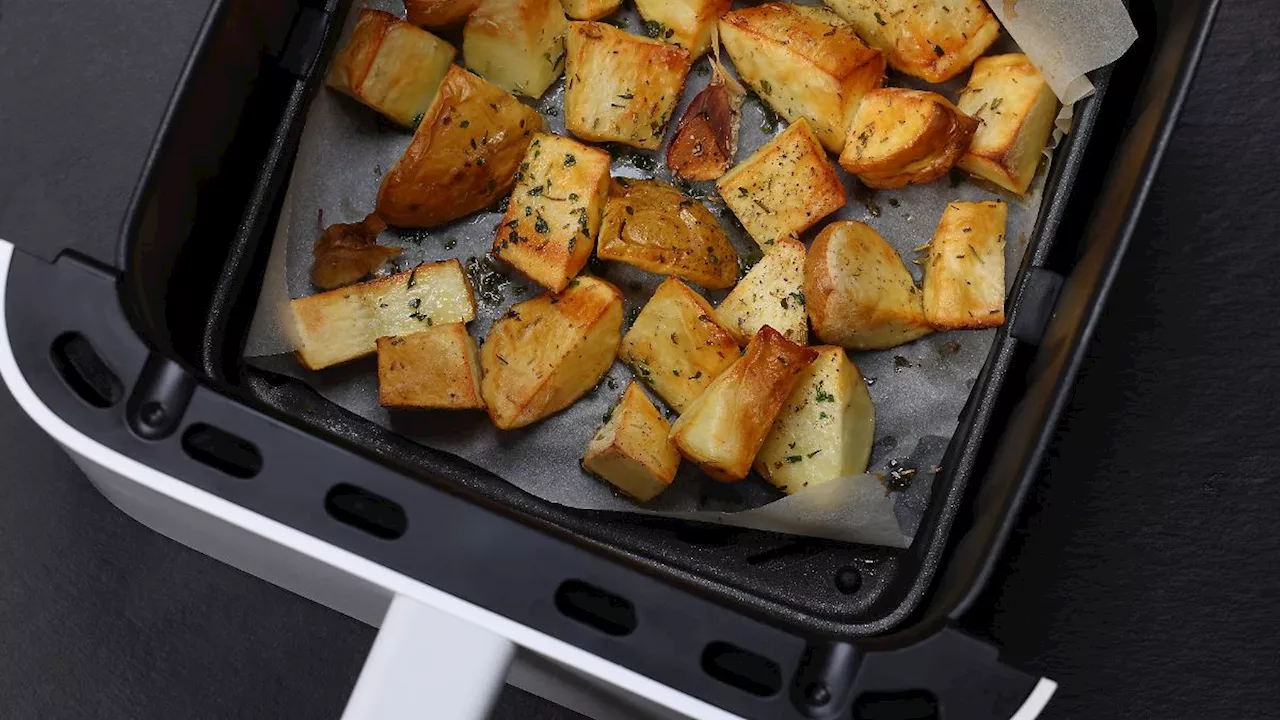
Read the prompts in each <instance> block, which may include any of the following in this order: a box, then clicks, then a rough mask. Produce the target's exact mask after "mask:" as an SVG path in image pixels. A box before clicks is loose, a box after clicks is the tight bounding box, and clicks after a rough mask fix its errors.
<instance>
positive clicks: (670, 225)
mask: <svg viewBox="0 0 1280 720" xmlns="http://www.w3.org/2000/svg"><path fill="white" fill-rule="evenodd" d="M596 256H597V257H599V258H600V259H601V260H617V261H618V262H624V263H627V264H628V265H634V266H636V267H638V268H640V269H642V270H648V271H649V272H653V273H659V274H662V275H674V276H676V277H680V278H684V279H686V280H692V281H693V282H696V283H698V284H699V285H701V286H702V287H705V288H710V289H712V290H719V289H723V288H729V287H733V284H734V283H735V282H736V281H737V279H738V253H737V251H736V250H734V249H733V243H731V242H729V237H728V236H727V235H725V234H724V230H722V229H721V228H720V223H718V222H716V217H715V215H712V214H711V211H710V210H708V209H707V208H706V207H705V206H703V204H702V203H700V202H698V201H697V200H694V199H693V198H691V197H689V196H688V195H685V194H684V193H682V192H680V191H679V190H677V189H675V188H674V187H672V186H670V185H668V184H667V183H664V182H662V181H661V180H629V179H627V178H614V179H613V181H612V182H611V183H610V189H609V203H608V204H607V205H606V206H605V210H604V220H603V221H602V222H601V224H600V237H599V238H598V239H597V240H596Z"/></svg>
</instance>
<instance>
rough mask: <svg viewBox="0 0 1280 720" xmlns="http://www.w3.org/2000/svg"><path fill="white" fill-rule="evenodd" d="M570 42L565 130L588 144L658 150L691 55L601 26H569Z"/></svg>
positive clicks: (577, 23)
mask: <svg viewBox="0 0 1280 720" xmlns="http://www.w3.org/2000/svg"><path fill="white" fill-rule="evenodd" d="M566 44H567V47H568V51H569V59H568V65H567V66H566V69H565V75H566V77H567V78H568V80H567V82H566V84H565V91H564V122H565V128H566V129H568V131H569V132H571V133H573V134H574V135H577V136H578V137H580V138H583V139H584V140H591V141H593V142H620V143H623V144H626V145H631V146H634V147H638V148H644V149H647V150H657V149H658V147H659V146H660V145H662V137H663V134H664V133H665V132H666V128H667V121H668V120H669V119H671V113H672V112H673V111H674V110H675V108H676V103H678V102H680V92H681V91H682V90H683V89H684V78H685V75H687V74H688V72H689V66H690V65H691V64H692V60H691V59H690V57H689V51H688V50H685V49H684V48H682V47H677V46H675V45H668V44H666V43H664V42H662V41H661V40H652V39H650V38H645V37H640V36H639V35H632V34H630V33H628V32H626V31H625V30H619V29H618V28H615V27H613V26H612V25H606V24H604V23H597V22H575V23H570V24H569V38H568V41H567V43H566Z"/></svg>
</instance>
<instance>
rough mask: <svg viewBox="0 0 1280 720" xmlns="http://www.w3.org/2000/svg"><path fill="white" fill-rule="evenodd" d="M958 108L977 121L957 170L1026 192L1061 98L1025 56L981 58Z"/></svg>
mask: <svg viewBox="0 0 1280 720" xmlns="http://www.w3.org/2000/svg"><path fill="white" fill-rule="evenodd" d="M957 105H958V106H959V107H960V109H961V110H963V111H964V112H965V113H968V114H969V115H971V116H972V117H973V118H974V119H976V120H977V121H978V129H977V131H976V132H974V134H973V141H972V142H970V143H969V149H968V151H967V152H965V154H964V155H962V156H961V157H960V162H959V163H957V165H958V167H959V168H960V169H962V170H964V171H966V172H968V173H970V174H972V175H976V176H978V177H980V178H983V179H984V180H990V181H991V182H993V183H995V184H997V185H999V186H1000V187H1002V188H1004V189H1006V190H1009V191H1011V192H1015V193H1017V194H1019V195H1022V194H1024V193H1026V192H1027V188H1028V187H1030V185H1031V179H1032V178H1033V177H1035V174H1036V168H1037V167H1038V166H1039V165H1040V157H1041V155H1042V154H1043V153H1044V148H1045V145H1047V144H1048V142H1049V136H1050V135H1051V134H1053V121H1054V118H1056V117H1057V116H1058V98H1057V97H1056V96H1055V95H1054V94H1053V89H1052V88H1050V87H1049V83H1047V82H1045V79H1044V77H1043V76H1042V75H1040V71H1039V70H1037V69H1036V66H1035V65H1032V64H1031V61H1030V60H1028V59H1027V56H1026V55H1022V54H1012V55H992V56H989V57H984V58H979V59H978V61H977V62H976V63H974V64H973V74H972V75H970V76H969V84H968V85H966V86H965V88H964V90H961V91H960V101H959V102H958V103H957Z"/></svg>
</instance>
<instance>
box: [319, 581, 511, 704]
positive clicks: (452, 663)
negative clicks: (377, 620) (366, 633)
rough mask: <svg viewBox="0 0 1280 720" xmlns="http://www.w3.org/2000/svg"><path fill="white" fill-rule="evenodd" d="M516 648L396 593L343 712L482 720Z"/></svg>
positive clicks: (461, 621)
mask: <svg viewBox="0 0 1280 720" xmlns="http://www.w3.org/2000/svg"><path fill="white" fill-rule="evenodd" d="M514 652H515V646H514V645H513V644H512V643H511V641H510V640H508V639H507V638H505V637H502V636H501V635H496V634H494V633H492V632H490V631H489V630H486V629H484V628H482V627H480V626H478V625H475V624H473V623H469V622H467V621H466V620H462V619H461V618H458V617H456V616H454V615H450V614H448V613H445V612H443V611H441V610H437V609H435V608H433V607H429V606H427V605H423V604H422V603H420V602H417V601H416V600H411V599H409V598H407V597H405V596H403V595H397V596H395V598H393V599H392V601H391V607H390V608H388V609H387V615H386V617H385V618H384V619H383V621H382V628H381V629H380V630H379V631H378V638H377V639H376V640H374V642H373V648H372V649H371V650H370V651H369V657H368V658H366V659H365V661H364V668H363V669H362V670H361V671H360V679H359V680H357V681H356V687H355V689H354V690H352V691H351V699H350V700H348V701H347V709H346V711H345V712H343V714H342V719H343V720H425V719H426V718H442V719H443V718H448V719H449V720H483V719H484V718H486V717H488V715H489V710H490V709H491V708H492V706H493V702H494V700H496V699H497V697H498V692H499V691H500V690H501V689H502V685H503V682H504V680H505V678H506V675H507V666H508V665H509V664H510V663H511V658H512V655H513V654H514Z"/></svg>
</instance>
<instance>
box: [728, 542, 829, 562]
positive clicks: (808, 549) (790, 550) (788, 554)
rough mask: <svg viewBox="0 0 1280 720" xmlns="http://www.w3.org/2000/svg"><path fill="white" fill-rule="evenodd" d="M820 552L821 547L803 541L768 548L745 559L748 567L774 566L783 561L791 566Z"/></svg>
mask: <svg viewBox="0 0 1280 720" xmlns="http://www.w3.org/2000/svg"><path fill="white" fill-rule="evenodd" d="M822 550H823V548H822V546H821V545H816V544H814V543H811V542H805V541H803V540H800V541H796V542H789V543H786V544H784V545H779V546H778V547H775V548H770V549H768V550H765V551H763V552H758V553H756V554H755V555H751V556H749V557H748V558H747V564H748V565H766V564H768V565H774V564H780V563H783V562H784V561H785V564H787V565H791V564H794V563H796V562H799V561H801V560H806V559H808V558H811V557H813V556H814V555H818V554H820V553H821V552H822Z"/></svg>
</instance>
